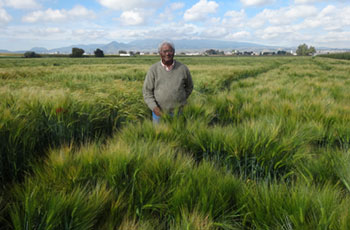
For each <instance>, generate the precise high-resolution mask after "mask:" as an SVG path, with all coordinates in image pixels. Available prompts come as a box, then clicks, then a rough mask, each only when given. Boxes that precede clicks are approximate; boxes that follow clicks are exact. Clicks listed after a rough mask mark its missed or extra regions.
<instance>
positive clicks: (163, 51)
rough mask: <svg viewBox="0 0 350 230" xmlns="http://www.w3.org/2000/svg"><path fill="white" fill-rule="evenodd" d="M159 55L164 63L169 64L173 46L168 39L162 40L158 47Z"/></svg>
mask: <svg viewBox="0 0 350 230" xmlns="http://www.w3.org/2000/svg"><path fill="white" fill-rule="evenodd" d="M158 51H159V55H160V57H161V58H162V62H163V64H165V65H171V64H172V63H173V61H174V55H175V46H174V44H173V43H172V42H170V41H164V42H162V43H161V44H160V45H159V47H158Z"/></svg>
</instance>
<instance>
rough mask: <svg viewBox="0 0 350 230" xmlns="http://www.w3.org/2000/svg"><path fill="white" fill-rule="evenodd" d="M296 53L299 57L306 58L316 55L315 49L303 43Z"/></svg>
mask: <svg viewBox="0 0 350 230" xmlns="http://www.w3.org/2000/svg"><path fill="white" fill-rule="evenodd" d="M296 53H297V54H298V55H299V56H308V55H312V54H314V53H316V49H315V47H313V46H310V47H308V46H307V45H306V44H305V43H304V44H301V45H299V46H298V48H297V50H296Z"/></svg>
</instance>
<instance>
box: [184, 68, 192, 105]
mask: <svg viewBox="0 0 350 230" xmlns="http://www.w3.org/2000/svg"><path fill="white" fill-rule="evenodd" d="M186 69H187V70H186V75H187V76H186V82H185V91H186V98H188V97H189V96H190V95H191V93H192V90H193V81H192V76H191V73H190V71H189V69H188V68H186Z"/></svg>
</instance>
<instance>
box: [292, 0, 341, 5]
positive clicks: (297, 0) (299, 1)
mask: <svg viewBox="0 0 350 230" xmlns="http://www.w3.org/2000/svg"><path fill="white" fill-rule="evenodd" d="M334 1H335V2H346V1H347V0H333V1H331V0H294V3H295V4H310V3H317V2H334Z"/></svg>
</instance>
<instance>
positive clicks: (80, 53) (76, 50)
mask: <svg viewBox="0 0 350 230" xmlns="http://www.w3.org/2000/svg"><path fill="white" fill-rule="evenodd" d="M84 53H85V51H84V50H83V49H80V48H76V47H75V48H72V53H71V55H70V56H71V57H82V56H83V54H84Z"/></svg>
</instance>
